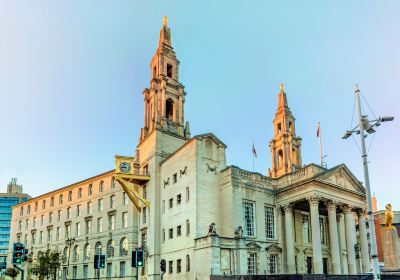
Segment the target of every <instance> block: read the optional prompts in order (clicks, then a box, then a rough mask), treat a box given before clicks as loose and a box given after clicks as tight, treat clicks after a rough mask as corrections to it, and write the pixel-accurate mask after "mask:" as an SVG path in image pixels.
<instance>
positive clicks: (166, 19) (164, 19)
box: [163, 16, 168, 26]
mask: <svg viewBox="0 0 400 280" xmlns="http://www.w3.org/2000/svg"><path fill="white" fill-rule="evenodd" d="M167 23H168V18H167V16H164V18H163V25H164V26H167Z"/></svg>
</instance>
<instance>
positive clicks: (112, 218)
mask: <svg viewBox="0 0 400 280" xmlns="http://www.w3.org/2000/svg"><path fill="white" fill-rule="evenodd" d="M108 229H109V230H115V215H109V216H108Z"/></svg>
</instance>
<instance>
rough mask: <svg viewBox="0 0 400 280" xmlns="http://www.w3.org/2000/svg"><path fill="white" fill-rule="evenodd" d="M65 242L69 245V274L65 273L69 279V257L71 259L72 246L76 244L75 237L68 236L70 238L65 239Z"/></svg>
mask: <svg viewBox="0 0 400 280" xmlns="http://www.w3.org/2000/svg"><path fill="white" fill-rule="evenodd" d="M65 243H66V244H67V246H68V263H67V274H66V275H65V276H66V279H68V272H69V259H70V257H71V247H72V246H73V245H74V243H75V238H68V239H67V240H66V241H65Z"/></svg>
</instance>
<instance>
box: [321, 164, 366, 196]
mask: <svg viewBox="0 0 400 280" xmlns="http://www.w3.org/2000/svg"><path fill="white" fill-rule="evenodd" d="M318 178H319V179H322V180H324V181H328V182H329V183H331V184H334V185H337V186H340V187H342V188H344V189H347V190H350V191H353V192H358V193H365V188H364V187H363V185H362V184H361V182H360V181H358V180H357V178H356V177H355V176H354V174H353V173H352V172H351V171H350V170H349V169H348V168H347V166H346V165H344V164H341V165H339V166H336V167H334V168H332V169H330V170H328V171H327V172H324V173H323V174H321V175H320V176H318Z"/></svg>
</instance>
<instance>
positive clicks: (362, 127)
mask: <svg viewBox="0 0 400 280" xmlns="http://www.w3.org/2000/svg"><path fill="white" fill-rule="evenodd" d="M355 94H356V103H357V111H358V119H359V124H358V125H357V126H356V127H355V128H353V129H352V130H348V131H346V133H345V135H344V136H343V137H342V139H347V138H349V137H350V136H351V135H353V133H356V134H360V139H361V153H362V155H361V157H362V160H363V167H364V181H365V188H366V191H367V207H368V226H369V231H370V233H369V236H370V240H371V259H372V272H373V274H374V279H380V269H379V260H378V250H377V246H376V234H375V223H374V213H373V209H372V199H371V187H370V184H369V173H368V159H367V151H366V148H365V135H364V131H366V132H367V133H368V134H372V133H374V132H375V129H374V128H376V127H378V126H380V125H381V123H383V122H387V121H393V119H394V117H391V116H388V117H379V118H378V119H376V120H372V121H369V120H368V118H367V116H363V115H362V112H361V105H360V90H359V89H358V84H356V87H355Z"/></svg>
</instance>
